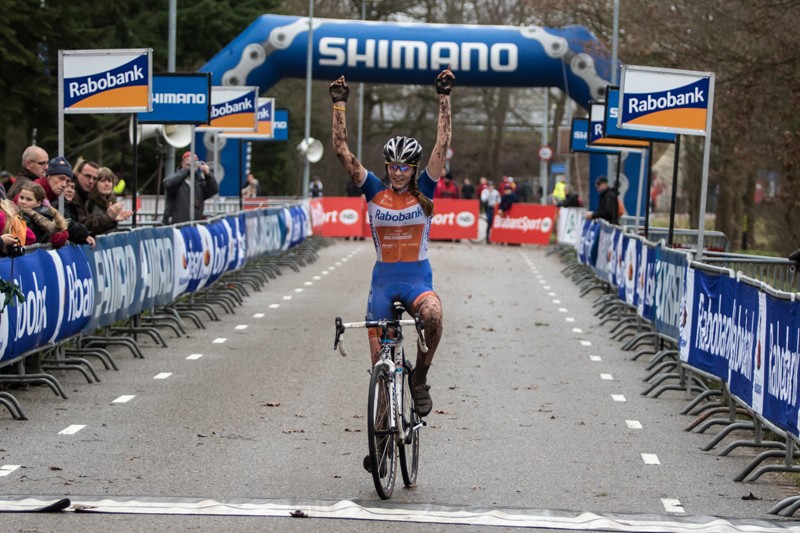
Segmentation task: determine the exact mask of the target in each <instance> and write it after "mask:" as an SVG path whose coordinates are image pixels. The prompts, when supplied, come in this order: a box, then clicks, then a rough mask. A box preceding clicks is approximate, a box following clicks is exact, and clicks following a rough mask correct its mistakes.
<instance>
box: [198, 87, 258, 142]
mask: <svg viewBox="0 0 800 533" xmlns="http://www.w3.org/2000/svg"><path fill="white" fill-rule="evenodd" d="M257 110H258V87H222V86H214V87H211V121H210V122H209V123H208V124H206V125H203V126H200V127H198V128H197V129H198V130H225V131H230V132H237V131H242V132H244V131H246V132H255V131H256V112H257Z"/></svg>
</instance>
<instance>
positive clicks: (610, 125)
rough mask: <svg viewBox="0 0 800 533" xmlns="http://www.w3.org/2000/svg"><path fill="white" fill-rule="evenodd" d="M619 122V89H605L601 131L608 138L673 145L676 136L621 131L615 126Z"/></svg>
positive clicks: (668, 133)
mask: <svg viewBox="0 0 800 533" xmlns="http://www.w3.org/2000/svg"><path fill="white" fill-rule="evenodd" d="M618 120H619V87H611V86H609V87H607V88H606V111H605V116H604V117H603V131H604V132H605V134H606V135H607V136H609V137H616V138H618V139H642V140H647V141H659V142H668V143H674V142H675V137H676V135H675V134H674V133H671V132H663V131H638V130H631V129H622V128H620V127H619V126H617V121H618Z"/></svg>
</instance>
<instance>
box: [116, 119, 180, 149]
mask: <svg viewBox="0 0 800 533" xmlns="http://www.w3.org/2000/svg"><path fill="white" fill-rule="evenodd" d="M137 129H138V132H137V139H136V140H137V141H138V142H142V141H146V140H147V139H152V138H153V137H162V138H163V139H164V140H165V141H166V142H167V144H169V145H170V146H172V147H173V148H183V147H185V146H189V144H191V142H192V127H191V126H186V125H182V124H143V125H140V126H139V127H138V128H137ZM128 141H129V142H130V143H131V144H133V117H131V121H130V124H129V125H128ZM137 144H138V143H137Z"/></svg>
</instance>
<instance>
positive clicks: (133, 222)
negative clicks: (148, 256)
mask: <svg viewBox="0 0 800 533" xmlns="http://www.w3.org/2000/svg"><path fill="white" fill-rule="evenodd" d="M131 119H132V120H133V172H132V173H131V174H132V175H131V181H132V182H133V183H132V185H131V209H132V210H133V215H132V216H131V227H132V228H135V227H136V218H137V213H136V193H137V191H138V189H139V183H138V182H139V115H138V114H136V113H133V114H132V115H131ZM62 197H63V196H62Z"/></svg>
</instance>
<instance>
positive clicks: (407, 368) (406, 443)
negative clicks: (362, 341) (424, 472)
mask: <svg viewBox="0 0 800 533" xmlns="http://www.w3.org/2000/svg"><path fill="white" fill-rule="evenodd" d="M411 373H412V370H411V363H409V362H408V361H406V364H405V365H404V366H403V393H402V396H403V404H402V408H403V411H402V415H403V427H402V431H403V433H402V434H403V435H405V436H406V437H405V439H403V440H401V441H400V454H399V455H400V472H401V473H402V474H403V484H404V485H405V486H406V487H414V486H416V484H417V469H418V467H419V429H420V426H421V424H422V422H421V420H420V418H419V415H418V414H417V412H416V411H415V410H414V402H413V400H412V399H411Z"/></svg>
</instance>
